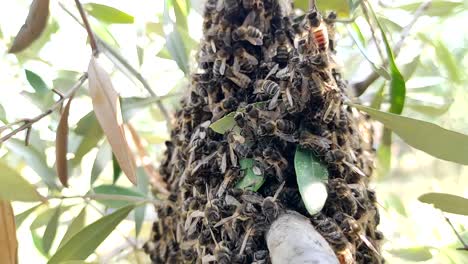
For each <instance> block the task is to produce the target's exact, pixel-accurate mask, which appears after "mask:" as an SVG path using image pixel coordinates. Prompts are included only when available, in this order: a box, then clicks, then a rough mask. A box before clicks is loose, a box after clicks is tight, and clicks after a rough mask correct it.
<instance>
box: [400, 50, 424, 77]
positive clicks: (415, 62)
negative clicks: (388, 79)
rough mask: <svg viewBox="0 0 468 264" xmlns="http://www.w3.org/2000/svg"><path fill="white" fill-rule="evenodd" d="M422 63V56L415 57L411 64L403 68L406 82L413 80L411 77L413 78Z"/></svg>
mask: <svg viewBox="0 0 468 264" xmlns="http://www.w3.org/2000/svg"><path fill="white" fill-rule="evenodd" d="M420 62H421V60H420V55H418V56H416V57H414V59H413V60H412V61H411V62H410V63H408V64H405V66H403V76H404V78H405V81H408V80H409V79H410V78H411V76H413V74H414V73H415V72H416V69H417V68H418V66H419V64H420Z"/></svg>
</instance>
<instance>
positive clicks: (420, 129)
mask: <svg viewBox="0 0 468 264" xmlns="http://www.w3.org/2000/svg"><path fill="white" fill-rule="evenodd" d="M353 106H354V107H356V108H357V109H359V110H361V111H364V112H366V113H368V114H369V115H370V116H371V117H372V118H374V119H375V120H377V121H379V122H381V123H382V124H384V125H385V127H387V128H389V129H391V130H392V131H393V132H394V133H395V134H397V135H398V136H399V137H400V138H401V139H403V140H404V141H405V142H406V143H408V145H410V146H412V147H414V148H417V149H419V150H422V151H424V152H426V153H428V154H430V155H432V156H434V157H436V158H439V159H443V160H448V161H452V162H456V163H460V164H463V165H468V155H466V153H468V135H465V134H461V133H458V132H455V131H451V130H448V129H445V128H442V127H440V126H438V125H435V124H432V123H428V122H425V121H422V120H418V119H413V118H409V117H405V116H400V115H395V114H391V113H386V112H382V111H378V110H375V109H372V108H369V107H365V106H362V105H356V104H353Z"/></svg>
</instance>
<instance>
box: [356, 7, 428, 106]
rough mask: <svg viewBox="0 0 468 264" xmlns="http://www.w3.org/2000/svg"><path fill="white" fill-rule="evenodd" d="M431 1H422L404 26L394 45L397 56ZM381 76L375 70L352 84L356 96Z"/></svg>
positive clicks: (385, 64) (386, 64)
mask: <svg viewBox="0 0 468 264" xmlns="http://www.w3.org/2000/svg"><path fill="white" fill-rule="evenodd" d="M431 2H432V1H431V0H427V1H425V2H424V3H422V4H421V5H420V6H419V7H418V9H417V10H416V12H415V13H414V16H413V19H412V20H411V22H410V23H409V24H408V25H406V26H405V27H404V28H403V31H402V33H401V36H400V40H399V41H398V42H397V43H396V44H395V46H394V47H393V51H394V55H395V57H396V56H398V54H399V53H400V50H401V48H402V47H403V44H404V42H405V40H406V38H407V37H408V36H409V33H410V31H411V29H412V28H413V26H414V24H416V21H417V20H418V19H419V18H420V17H421V16H422V15H423V14H424V12H425V11H426V10H427V9H428V8H429V6H430V5H431ZM382 66H383V67H386V66H388V60H386V61H385V62H384V63H383V65H382ZM379 76H380V75H379V74H378V73H376V72H374V71H373V72H371V73H370V74H369V75H368V76H367V77H366V78H365V79H364V80H362V81H360V82H357V83H354V84H352V85H351V86H352V89H353V91H354V94H355V96H356V97H358V96H360V95H362V94H363V93H364V92H365V91H366V90H367V88H369V86H371V84H373V83H374V82H375V81H376V80H377V79H378V78H379Z"/></svg>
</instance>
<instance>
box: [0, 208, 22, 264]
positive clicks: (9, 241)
mask: <svg viewBox="0 0 468 264" xmlns="http://www.w3.org/2000/svg"><path fill="white" fill-rule="evenodd" d="M0 245H1V246H0V259H1V260H2V263H4V264H17V263H18V240H17V239H16V226H15V215H14V214H13V208H12V207H11V204H10V202H9V201H0Z"/></svg>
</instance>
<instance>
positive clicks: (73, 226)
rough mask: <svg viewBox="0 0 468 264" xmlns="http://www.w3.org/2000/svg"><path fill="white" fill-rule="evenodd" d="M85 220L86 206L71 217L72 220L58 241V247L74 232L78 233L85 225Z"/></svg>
mask: <svg viewBox="0 0 468 264" xmlns="http://www.w3.org/2000/svg"><path fill="white" fill-rule="evenodd" d="M85 221H86V206H85V207H83V209H82V210H81V211H80V213H79V214H78V215H77V216H76V217H75V218H74V219H73V221H72V222H71V223H70V225H69V226H68V229H67V232H66V233H65V235H64V236H63V238H62V241H60V245H59V248H60V247H62V246H63V245H64V244H65V243H67V241H68V240H70V238H72V237H73V236H74V235H75V234H76V233H78V232H79V231H80V230H81V229H83V227H84V226H85Z"/></svg>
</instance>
